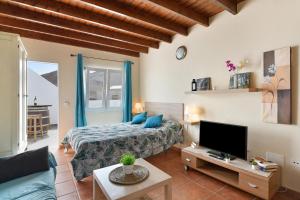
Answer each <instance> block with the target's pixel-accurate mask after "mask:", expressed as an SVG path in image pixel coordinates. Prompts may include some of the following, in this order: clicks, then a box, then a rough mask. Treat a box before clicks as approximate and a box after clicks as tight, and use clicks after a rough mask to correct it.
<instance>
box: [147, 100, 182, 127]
mask: <svg viewBox="0 0 300 200" xmlns="http://www.w3.org/2000/svg"><path fill="white" fill-rule="evenodd" d="M145 111H147V112H148V115H158V114H163V115H164V119H173V120H177V121H179V122H180V121H183V117H184V104H183V103H158V102H145Z"/></svg>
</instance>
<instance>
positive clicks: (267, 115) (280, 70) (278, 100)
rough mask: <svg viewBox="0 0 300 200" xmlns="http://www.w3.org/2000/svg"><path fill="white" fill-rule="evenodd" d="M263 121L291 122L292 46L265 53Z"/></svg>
mask: <svg viewBox="0 0 300 200" xmlns="http://www.w3.org/2000/svg"><path fill="white" fill-rule="evenodd" d="M263 67H264V69H263V76H264V83H263V93H262V104H263V121H264V122H267V123H277V124H291V123H292V101H291V96H292V94H291V48H290V47H286V48H282V49H277V50H273V51H268V52H265V53H264V64H263Z"/></svg>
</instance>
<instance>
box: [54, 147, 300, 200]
mask: <svg viewBox="0 0 300 200" xmlns="http://www.w3.org/2000/svg"><path fill="white" fill-rule="evenodd" d="M52 152H53V151H52ZM53 153H54V155H55V157H56V159H57V162H58V165H59V166H58V167H57V171H58V173H57V178H56V193H57V197H58V200H79V199H81V200H91V199H92V194H93V188H92V177H91V176H90V177H87V178H85V179H83V180H82V181H80V182H77V181H76V180H75V179H74V178H73V176H72V167H71V165H70V160H71V159H72V156H73V155H74V153H72V152H69V153H67V154H64V153H63V150H62V149H59V150H54V152H53ZM146 160H147V161H149V162H150V163H152V164H153V165H155V166H157V167H158V168H160V169H162V170H163V171H165V172H167V173H168V174H170V175H171V176H172V177H173V188H172V189H173V191H172V192H173V200H259V198H257V197H254V196H252V195H250V194H248V193H245V192H243V191H240V190H237V189H235V188H233V187H231V186H228V185H226V184H224V183H222V182H220V181H218V180H216V179H213V178H211V177H209V176H206V175H204V174H201V173H198V172H196V171H194V170H189V171H188V172H185V171H184V170H183V165H182V164H181V161H180V152H178V151H175V150H169V151H167V152H166V153H161V154H159V155H156V156H152V157H150V158H148V159H146ZM148 196H149V198H150V199H152V200H160V199H161V200H162V199H163V189H162V188H160V189H157V190H155V191H152V192H150V193H149V194H148ZM103 198H104V197H103ZM104 199H105V198H104ZM273 200H300V194H298V193H296V192H293V191H290V190H289V191H287V192H284V193H280V192H278V193H277V194H276V196H275V197H274V198H273Z"/></svg>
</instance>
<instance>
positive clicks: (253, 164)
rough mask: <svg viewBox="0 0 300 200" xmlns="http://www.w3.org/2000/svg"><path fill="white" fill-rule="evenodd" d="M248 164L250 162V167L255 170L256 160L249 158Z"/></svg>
mask: <svg viewBox="0 0 300 200" xmlns="http://www.w3.org/2000/svg"><path fill="white" fill-rule="evenodd" d="M250 164H251V168H252V169H253V170H256V169H257V162H256V161H255V160H254V159H251V160H250Z"/></svg>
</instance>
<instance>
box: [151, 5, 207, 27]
mask: <svg viewBox="0 0 300 200" xmlns="http://www.w3.org/2000/svg"><path fill="white" fill-rule="evenodd" d="M149 1H151V2H152V3H154V4H157V5H159V6H161V7H164V8H166V9H168V10H172V11H173V12H176V13H177V14H180V15H182V16H184V17H187V18H189V19H192V20H194V21H196V22H197V23H199V24H201V25H203V26H209V17H208V16H204V15H203V14H201V13H198V12H196V11H194V10H192V9H190V8H187V7H183V6H182V5H181V4H180V3H178V2H177V1H175V0H149Z"/></svg>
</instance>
